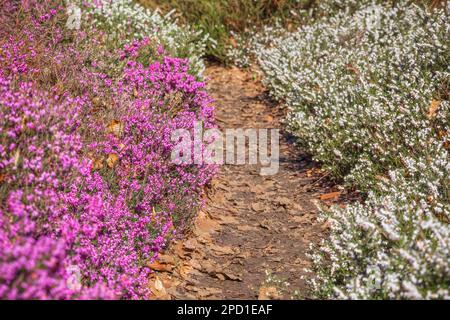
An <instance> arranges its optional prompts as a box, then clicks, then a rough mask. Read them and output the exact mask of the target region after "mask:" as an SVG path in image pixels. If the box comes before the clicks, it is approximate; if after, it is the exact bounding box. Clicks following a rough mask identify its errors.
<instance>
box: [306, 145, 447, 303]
mask: <svg viewBox="0 0 450 320" xmlns="http://www.w3.org/2000/svg"><path fill="white" fill-rule="evenodd" d="M448 156H449V155H448V152H447V151H445V150H444V149H440V150H437V151H436V156H435V158H433V159H428V160H427V159H422V160H414V159H405V161H406V162H407V163H408V165H407V167H406V168H405V169H402V170H401V169H398V170H395V171H392V172H391V173H390V175H389V176H390V177H389V179H386V181H384V182H381V183H380V184H379V187H380V191H379V193H378V194H375V193H374V192H371V193H370V194H369V198H368V200H367V201H366V203H365V204H364V205H362V204H354V205H350V206H348V207H347V208H345V209H337V208H336V209H333V210H332V211H331V212H329V213H327V218H328V219H329V221H330V223H331V230H332V231H331V235H330V239H329V240H327V241H324V242H323V243H322V246H321V248H320V251H316V252H315V253H314V254H313V255H312V258H313V261H314V263H315V264H314V265H315V269H314V271H315V274H316V279H314V280H313V281H312V284H313V287H314V289H315V292H316V294H317V295H318V296H319V297H336V298H341V299H373V298H376V299H450V291H449V288H450V264H449V259H450V227H449V225H448V223H449V221H450V215H449V212H450V205H449V202H448V196H449V191H450V189H449V187H448V179H449V173H450V161H449V157H448Z"/></svg>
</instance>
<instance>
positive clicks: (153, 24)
mask: <svg viewBox="0 0 450 320" xmlns="http://www.w3.org/2000/svg"><path fill="white" fill-rule="evenodd" d="M70 1H71V2H72V3H74V2H75V3H76V2H78V1H79V0H70ZM80 6H81V7H82V8H83V24H82V25H83V26H85V27H86V26H87V27H92V28H95V30H100V31H104V32H106V34H107V35H108V42H109V44H110V45H111V46H112V47H115V48H119V47H121V46H123V45H124V44H127V43H131V42H132V41H136V40H142V39H144V38H150V39H152V40H153V41H155V42H157V43H158V44H160V45H162V47H163V48H164V51H165V54H166V55H172V56H175V57H180V58H188V59H189V61H190V70H191V73H192V74H194V75H198V76H199V75H201V74H202V72H203V71H204V68H205V66H204V63H203V59H202V57H203V56H204V54H205V51H206V44H207V42H208V41H210V40H209V38H208V35H205V34H203V33H202V32H201V31H194V30H193V29H192V28H191V27H189V26H184V25H183V26H181V25H179V24H178V22H177V20H176V19H175V18H173V17H172V13H168V14H167V15H164V16H163V15H161V14H160V13H159V12H158V11H152V10H150V9H148V8H145V7H143V6H142V5H140V4H138V3H136V2H134V1H133V0H114V1H112V0H89V1H83V5H81V4H80Z"/></svg>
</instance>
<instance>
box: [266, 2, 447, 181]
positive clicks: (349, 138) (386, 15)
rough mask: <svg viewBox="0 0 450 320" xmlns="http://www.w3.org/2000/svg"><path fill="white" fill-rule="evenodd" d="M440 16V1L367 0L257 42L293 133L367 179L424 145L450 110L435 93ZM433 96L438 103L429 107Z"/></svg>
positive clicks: (441, 85)
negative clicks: (392, 0)
mask: <svg viewBox="0 0 450 320" xmlns="http://www.w3.org/2000/svg"><path fill="white" fill-rule="evenodd" d="M448 26H449V23H448V19H447V18H446V15H445V13H444V11H441V12H434V13H433V14H430V13H427V12H426V11H425V10H423V9H421V8H419V7H415V6H400V5H399V6H397V7H394V8H390V9H387V8H385V7H382V6H379V5H370V6H366V7H363V8H362V9H360V10H358V11H356V12H355V13H354V14H353V15H349V14H348V13H347V12H346V11H340V12H338V13H337V14H336V15H334V16H333V17H331V18H323V19H321V20H320V21H318V22H317V23H315V24H313V25H308V26H305V27H303V28H301V29H300V30H299V31H298V32H296V33H293V34H291V35H289V36H287V37H284V38H281V39H280V40H279V41H275V42H274V44H273V46H272V47H270V48H260V51H259V53H258V58H259V63H260V66H261V68H262V70H263V72H264V74H265V76H266V84H267V85H268V87H269V88H270V90H271V92H272V94H273V95H274V96H275V98H277V99H280V100H283V101H285V102H286V104H287V106H288V108H289V110H290V113H289V118H288V123H289V125H290V127H291V130H292V131H293V133H294V134H295V135H297V136H298V137H299V138H300V139H299V141H300V142H301V143H302V144H303V145H304V146H305V147H306V148H307V149H308V150H310V151H311V152H312V153H313V154H314V155H315V158H316V159H317V160H319V161H322V162H323V163H324V164H325V165H326V166H327V167H328V169H330V170H331V171H333V172H334V173H335V174H337V175H339V176H345V177H346V179H347V181H349V182H352V183H356V184H357V185H358V186H360V187H361V188H363V189H368V188H370V187H371V185H372V183H373V180H374V178H375V177H376V176H377V175H378V174H383V173H384V172H386V171H387V169H393V168H396V167H397V166H398V165H399V161H400V158H399V156H400V155H401V154H409V153H410V152H414V153H419V154H426V153H427V152H428V149H429V147H430V145H433V144H434V143H436V140H442V139H441V138H442V137H439V134H438V133H439V132H444V131H445V130H446V129H447V124H448V122H449V120H450V113H449V104H448V100H446V97H445V96H442V95H444V94H445V91H446V87H447V81H448V76H449V73H448V68H447V66H448V60H447V56H448V55H447V53H448V50H447V46H446V41H447V37H448ZM443 92H444V93H443ZM433 100H436V101H439V102H436V103H437V104H439V106H438V107H437V109H436V110H434V111H433V114H432V115H430V106H431V104H432V101H433ZM445 139H447V138H446V137H445ZM431 140H432V141H431Z"/></svg>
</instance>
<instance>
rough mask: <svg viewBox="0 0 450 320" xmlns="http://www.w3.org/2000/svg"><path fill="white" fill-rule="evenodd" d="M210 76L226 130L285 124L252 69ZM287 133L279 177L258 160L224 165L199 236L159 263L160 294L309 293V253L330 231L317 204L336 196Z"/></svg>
mask: <svg viewBox="0 0 450 320" xmlns="http://www.w3.org/2000/svg"><path fill="white" fill-rule="evenodd" d="M207 76H208V77H209V78H210V80H209V88H208V90H209V93H210V94H211V95H212V96H213V97H214V98H215V99H216V108H217V111H216V117H217V120H218V122H219V125H220V127H221V129H226V128H282V125H281V124H280V120H281V118H282V114H281V111H280V110H279V109H277V108H276V107H275V106H274V105H272V104H271V103H270V102H268V99H267V95H266V94H265V91H264V88H263V86H262V85H261V84H260V83H259V82H258V81H256V80H255V79H253V76H252V75H251V74H249V73H246V72H243V71H240V70H238V69H225V68H222V67H210V68H209V69H208V70H207ZM281 137H282V139H281V141H280V169H279V173H278V174H276V175H273V176H261V175H260V174H259V172H260V171H259V170H260V167H259V166H255V165H240V166H237V165H225V166H222V168H221V171H220V174H219V175H218V177H217V178H216V179H215V180H214V181H212V183H211V188H209V190H207V192H206V195H205V198H206V206H205V208H204V209H203V210H202V211H201V212H200V215H199V217H198V219H197V220H196V222H195V226H194V228H193V232H192V234H191V235H190V236H189V237H188V239H185V240H183V241H179V242H178V243H176V244H175V245H173V246H172V247H171V249H170V250H169V251H168V252H167V253H166V254H164V255H162V256H161V257H160V259H159V261H158V262H156V263H154V264H152V268H153V269H154V270H155V271H156V272H155V273H154V275H153V277H152V280H151V287H152V290H153V291H154V293H155V297H156V298H159V299H256V298H260V299H263V298H270V299H290V298H292V297H294V298H305V297H307V293H306V292H307V291H306V285H305V282H304V280H303V279H302V275H305V272H304V268H307V267H308V266H309V263H310V262H309V259H308V258H307V256H306V252H307V251H308V248H309V245H310V244H311V243H317V242H318V241H319V240H320V239H321V238H323V237H324V234H325V233H326V225H324V224H321V223H319V222H318V221H317V216H318V213H317V212H318V210H317V206H316V204H315V201H318V199H319V198H320V196H321V195H322V196H323V195H324V194H331V196H330V198H334V195H333V194H332V193H330V192H331V191H333V190H332V189H330V188H331V187H326V186H323V185H321V186H319V184H320V183H317V181H321V180H322V179H321V176H320V174H319V173H318V172H319V171H320V170H319V169H318V168H316V167H315V165H314V163H313V162H311V161H310V160H309V158H308V157H306V156H304V155H303V154H301V153H300V152H299V151H298V150H297V149H296V148H294V146H292V144H290V143H289V142H288V141H287V140H288V139H287V138H286V137H285V135H284V134H283V132H282V131H281ZM331 201H333V199H331ZM296 291H297V292H296Z"/></svg>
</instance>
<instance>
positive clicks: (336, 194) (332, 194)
mask: <svg viewBox="0 0 450 320" xmlns="http://www.w3.org/2000/svg"><path fill="white" fill-rule="evenodd" d="M340 195H341V193H340V192H339V191H336V192H330V193H326V194H323V195H321V196H320V200H330V199H334V198H338V197H339V196H340Z"/></svg>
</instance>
